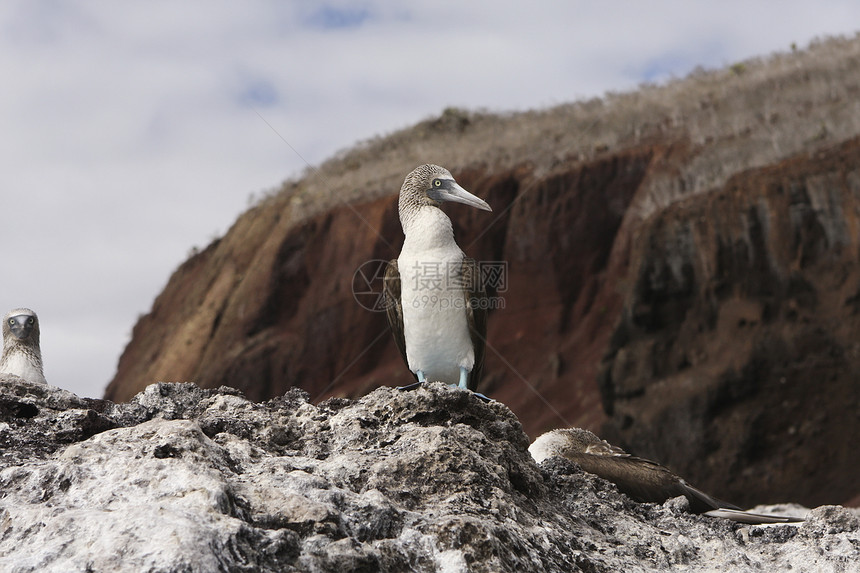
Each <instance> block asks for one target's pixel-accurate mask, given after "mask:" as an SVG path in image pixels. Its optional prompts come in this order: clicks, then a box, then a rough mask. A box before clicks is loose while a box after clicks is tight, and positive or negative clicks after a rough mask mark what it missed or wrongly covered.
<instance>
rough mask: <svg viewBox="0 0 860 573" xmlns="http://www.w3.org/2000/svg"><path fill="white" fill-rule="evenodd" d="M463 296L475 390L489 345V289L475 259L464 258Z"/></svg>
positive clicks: (472, 382) (472, 389) (473, 387)
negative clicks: (472, 359)
mask: <svg viewBox="0 0 860 573" xmlns="http://www.w3.org/2000/svg"><path fill="white" fill-rule="evenodd" d="M463 285H464V287H465V288H464V289H463V296H464V297H465V299H466V321H467V322H468V323H469V336H470V338H471V339H472V351H473V352H474V353H475V365H474V366H472V371H471V372H470V373H469V390H471V391H472V392H475V391H476V390H477V389H478V382H480V381H481V371H482V370H483V368H484V350H485V349H486V345H487V306H488V304H487V291H486V290H485V289H484V281H483V278H482V277H481V270H480V268H479V267H478V263H477V262H475V259H470V258H469V257H466V258H465V259H463Z"/></svg>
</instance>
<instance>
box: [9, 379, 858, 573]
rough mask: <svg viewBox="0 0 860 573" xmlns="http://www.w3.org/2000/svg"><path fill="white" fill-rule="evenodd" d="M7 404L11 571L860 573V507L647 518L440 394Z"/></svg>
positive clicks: (25, 400)
mask: <svg viewBox="0 0 860 573" xmlns="http://www.w3.org/2000/svg"><path fill="white" fill-rule="evenodd" d="M0 403H2V405H3V406H2V409H0V440H2V442H3V445H4V452H5V453H6V454H8V455H4V457H3V458H2V461H0V492H2V494H0V570H2V571H8V572H10V573H24V572H30V571H33V572H35V571H39V572H46V571H62V572H76V571H81V572H83V571H91V572H101V571H111V572H114V571H134V572H155V571H158V572H174V571H175V572H180V571H182V572H197V571H200V572H213V571H368V572H371V571H446V572H459V571H488V572H500V571H559V572H571V571H589V572H611V571H662V570H666V571H668V570H672V571H678V570H682V571H721V572H722V571H748V570H788V569H792V570H796V571H833V572H850V571H858V570H860V569H858V563H860V516H858V512H857V511H855V510H848V509H844V508H841V507H837V506H824V507H819V508H816V509H814V510H812V511H811V512H810V513H809V517H808V520H807V521H806V522H805V523H804V524H803V525H801V526H799V527H796V526H787V525H780V526H771V527H750V526H741V525H738V524H735V523H733V522H728V521H724V520H721V519H709V518H705V517H700V516H694V515H690V514H688V513H686V512H685V511H684V502H683V501H682V500H683V498H678V499H675V500H670V501H668V502H666V503H665V504H663V505H651V504H637V503H634V502H632V501H630V500H629V499H628V498H626V497H625V496H623V495H621V494H619V493H618V492H617V490H615V488H614V486H612V485H611V484H609V483H607V482H605V481H603V480H601V479H599V478H596V477H594V476H591V475H589V474H585V473H583V472H582V471H581V470H580V469H579V468H578V466H575V465H573V464H570V463H569V462H566V461H564V460H561V459H557V458H553V459H550V460H547V461H545V462H544V463H543V464H542V465H541V466H538V465H536V464H535V463H534V462H533V461H532V459H531V458H530V456H529V455H528V452H527V449H526V448H527V446H528V438H527V437H526V435H525V434H524V433H523V430H522V427H521V425H520V423H519V422H518V421H517V419H516V418H515V417H514V416H513V414H512V413H511V411H510V410H509V409H508V408H507V407H505V406H504V405H502V404H500V403H498V402H493V403H485V402H482V401H480V400H478V399H476V398H475V397H474V396H472V395H471V394H470V393H468V392H465V391H461V390H456V389H451V388H448V387H445V386H443V385H441V384H431V385H428V386H427V387H424V388H421V389H418V390H415V391H412V392H402V391H397V390H394V389H391V388H380V389H378V390H376V391H374V392H372V393H370V394H368V395H367V396H365V397H363V398H361V399H360V400H357V401H353V400H348V399H343V398H334V399H331V400H328V401H326V402H323V403H322V404H319V405H316V406H315V405H313V404H311V403H309V402H308V399H307V394H306V393H305V392H303V391H301V390H298V389H294V390H291V391H290V392H289V393H287V394H286V395H285V396H282V397H279V398H275V399H272V400H269V401H267V402H264V403H255V402H251V401H249V400H247V399H246V398H244V397H243V396H242V395H241V394H239V393H238V392H237V391H235V390H233V389H231V388H226V387H224V388H219V389H214V390H213V389H200V388H199V387H197V386H195V385H193V384H165V383H159V384H153V385H151V386H149V387H147V388H146V389H145V390H144V391H143V392H142V393H140V394H138V395H137V396H135V397H134V398H133V399H132V400H131V401H129V402H128V403H126V404H113V403H110V402H107V401H93V400H82V399H79V398H77V397H75V396H73V395H70V394H68V393H66V392H63V391H61V390H58V389H52V388H49V387H48V388H46V387H38V386H34V385H32V384H27V383H24V382H22V381H20V380H19V379H15V378H10V377H7V378H3V379H2V380H0ZM779 509H780V510H781V511H783V512H785V511H795V512H799V511H804V510H803V509H802V508H800V507H782V508H779ZM759 510H760V511H766V510H767V508H759Z"/></svg>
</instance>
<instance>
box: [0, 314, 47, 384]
mask: <svg viewBox="0 0 860 573" xmlns="http://www.w3.org/2000/svg"><path fill="white" fill-rule="evenodd" d="M0 374H14V375H15V376H19V377H21V378H23V379H25V380H29V381H30V382H41V383H42V384H47V381H46V380H45V375H44V374H43V372H42V351H41V350H40V349H39V317H37V316H36V313H35V312H33V311H32V310H30V309H29V308H16V309H14V310H11V311H9V312H8V313H6V316H5V317H4V318H3V356H2V357H0Z"/></svg>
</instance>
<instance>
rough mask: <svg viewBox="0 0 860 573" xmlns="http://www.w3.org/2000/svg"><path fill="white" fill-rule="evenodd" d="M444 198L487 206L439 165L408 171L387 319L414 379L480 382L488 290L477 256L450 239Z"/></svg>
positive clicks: (388, 279) (387, 285)
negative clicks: (400, 240)
mask: <svg viewBox="0 0 860 573" xmlns="http://www.w3.org/2000/svg"><path fill="white" fill-rule="evenodd" d="M446 201H453V202H456V203H463V204H465V205H470V206H472V207H476V208H478V209H482V210H484V211H492V209H491V208H490V206H489V205H488V204H487V203H486V202H485V201H484V200H482V199H480V198H478V197H476V196H474V195H472V194H471V193H469V192H468V191H466V190H465V189H463V188H462V187H461V186H460V185H459V184H458V183H457V182H456V181H454V177H452V176H451V173H450V172H449V171H448V170H447V169H445V168H443V167H439V166H438V165H421V166H420V167H418V168H416V169H415V170H414V171H412V173H410V174H409V175H407V176H406V179H405V180H404V181H403V186H402V187H401V188H400V199H399V201H398V210H399V213H400V225H401V226H402V227H403V234H404V235H405V236H406V239H405V240H404V242H403V249H402V250H401V251H400V256H399V257H398V258H396V259H392V260H391V261H390V262H389V263H388V267H387V269H386V272H385V280H384V288H383V290H384V294H385V303H386V313H387V315H388V324H389V325H390V326H391V331H392V333H393V334H394V342H395V343H396V344H397V348H398V350H400V354H401V355H402V356H403V360H404V361H405V362H406V365H407V366H408V367H409V370H411V371H412V373H413V375H414V376H415V378H416V379H417V380H418V382H419V383H422V382H425V381H434V380H438V381H442V382H446V383H448V384H451V385H457V386H459V387H460V388H468V389H470V390H472V391H475V389H476V388H477V386H478V381H479V379H480V376H481V367H482V366H483V362H484V345H485V339H486V335H487V305H486V296H487V295H486V292H485V291H484V288H483V285H482V284H481V277H480V272H479V269H478V265H477V263H476V262H475V261H474V260H473V259H470V258H467V257H466V256H465V255H464V254H463V251H461V250H460V247H459V246H457V242H456V241H455V240H454V230H453V227H452V226H451V220H450V219H449V218H448V216H447V215H445V213H444V212H442V209H440V208H439V206H440V205H441V204H442V203H443V202H446Z"/></svg>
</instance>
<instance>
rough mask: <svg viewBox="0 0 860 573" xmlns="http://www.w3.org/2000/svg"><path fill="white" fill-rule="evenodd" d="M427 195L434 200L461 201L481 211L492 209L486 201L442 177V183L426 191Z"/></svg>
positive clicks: (451, 180)
mask: <svg viewBox="0 0 860 573" xmlns="http://www.w3.org/2000/svg"><path fill="white" fill-rule="evenodd" d="M427 195H428V196H429V197H430V198H431V199H433V200H435V201H452V202H454V203H463V204H464V205H469V206H470V207H475V208H476V209H481V210H483V211H492V209H491V208H490V206H489V205H488V204H487V202H486V201H484V200H483V199H481V198H480V197H476V196H475V195H472V194H471V193H469V192H468V191H466V190H465V189H463V188H462V187H460V186H459V185H458V184H457V182H456V181H454V180H453V179H443V180H442V185H441V186H440V187H434V188H432V189H430V190H429V191H427Z"/></svg>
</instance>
